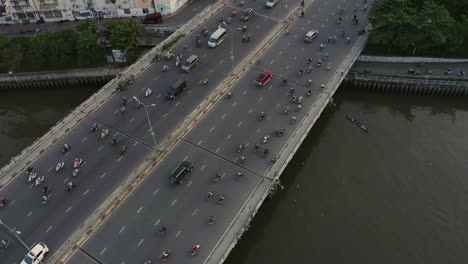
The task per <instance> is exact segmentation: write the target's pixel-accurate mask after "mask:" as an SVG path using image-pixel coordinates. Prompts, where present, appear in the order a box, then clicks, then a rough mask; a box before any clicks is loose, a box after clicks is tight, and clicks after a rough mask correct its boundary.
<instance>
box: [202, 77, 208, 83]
mask: <svg viewBox="0 0 468 264" xmlns="http://www.w3.org/2000/svg"><path fill="white" fill-rule="evenodd" d="M207 83H208V76H205V77H203V84H207Z"/></svg>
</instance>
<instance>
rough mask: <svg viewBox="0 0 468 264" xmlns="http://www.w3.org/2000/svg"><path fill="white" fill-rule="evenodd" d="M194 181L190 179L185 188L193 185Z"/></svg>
mask: <svg viewBox="0 0 468 264" xmlns="http://www.w3.org/2000/svg"><path fill="white" fill-rule="evenodd" d="M192 182H193V181H190V182H189V183H188V184H187V186H185V188H188V187H190V185H192Z"/></svg>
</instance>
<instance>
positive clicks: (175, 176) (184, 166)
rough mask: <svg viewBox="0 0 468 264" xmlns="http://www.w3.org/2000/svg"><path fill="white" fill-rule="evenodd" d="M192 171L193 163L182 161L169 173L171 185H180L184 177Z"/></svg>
mask: <svg viewBox="0 0 468 264" xmlns="http://www.w3.org/2000/svg"><path fill="white" fill-rule="evenodd" d="M192 169H193V163H191V162H189V161H184V162H182V163H181V164H179V166H177V168H176V169H175V170H174V171H173V172H172V173H171V176H169V180H170V181H171V183H174V184H180V183H182V182H183V180H184V177H185V175H187V174H188V173H189V172H191V171H192Z"/></svg>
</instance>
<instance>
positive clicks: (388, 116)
mask: <svg viewBox="0 0 468 264" xmlns="http://www.w3.org/2000/svg"><path fill="white" fill-rule="evenodd" d="M92 92H93V91H92V90H91V89H82V90H61V91H60V90H50V91H41V92H33V91H19V92H11V91H8V92H6V93H3V94H2V96H1V97H0V103H1V104H0V128H1V130H0V145H1V146H2V150H1V152H0V165H4V164H5V163H6V162H8V160H9V159H10V158H11V157H12V156H14V155H15V154H16V153H18V152H20V151H21V150H22V149H23V148H24V147H25V146H27V145H29V144H30V143H32V141H34V139H36V138H37V137H39V136H40V135H42V134H43V133H44V132H45V131H46V130H47V129H48V128H49V127H50V126H51V125H52V124H54V123H55V122H56V121H57V120H59V119H60V118H62V117H63V116H64V114H65V113H67V112H68V111H70V110H71V109H72V108H73V107H74V106H76V105H77V104H79V103H80V102H81V101H83V100H84V99H85V98H87V97H88V96H89V95H90V94H91V93H92ZM63 98H67V100H63ZM335 103H336V106H335V107H333V108H328V109H327V110H326V112H325V113H324V114H323V115H322V117H321V118H320V119H319V121H318V122H317V124H316V125H315V127H314V128H313V130H312V131H311V133H310V135H309V136H308V138H307V140H306V141H305V142H304V144H303V146H302V147H301V148H300V149H299V151H298V153H297V154H296V156H295V158H294V159H293V161H292V162H291V164H290V165H289V166H288V168H287V169H286V171H285V172H284V174H283V176H282V184H283V185H284V187H285V189H284V190H282V191H279V192H278V193H277V194H276V195H275V196H274V197H273V199H271V200H267V202H266V203H265V204H264V206H263V207H262V209H261V210H260V212H259V213H258V214H257V216H256V217H255V219H254V221H253V223H252V226H251V229H250V231H248V232H247V233H246V234H245V235H244V237H243V239H242V240H241V241H240V242H239V244H238V245H237V247H236V248H235V249H234V250H233V252H232V253H231V255H230V257H229V258H228V260H227V262H226V263H227V264H234V263H236V264H257V263H270V264H279V263H336V264H338V263H339V264H342V263H411V264H415V263H424V264H429V263H437V264H439V263H444V264H445V263H466V262H465V261H466V259H468V251H467V250H466V248H467V242H466V237H468V231H467V229H465V228H464V226H465V223H467V222H468V207H467V206H466V204H467V203H466V202H465V201H467V202H468V175H467V173H466V172H467V171H468V170H467V169H468V168H467V167H468V164H467V163H465V160H466V157H467V156H468V137H466V136H465V134H466V131H468V106H466V99H465V98H454V97H426V96H408V95H390V94H375V93H367V92H364V91H359V90H353V89H349V88H346V87H341V88H340V92H339V93H338V94H337V95H336V96H335ZM348 113H350V114H352V115H353V116H354V117H356V118H357V119H359V120H360V121H361V122H363V123H364V124H366V125H367V126H368V127H369V133H365V132H363V131H362V130H360V129H359V128H358V127H357V126H355V125H354V124H352V123H351V122H349V121H348V120H347V119H345V115H346V114H348Z"/></svg>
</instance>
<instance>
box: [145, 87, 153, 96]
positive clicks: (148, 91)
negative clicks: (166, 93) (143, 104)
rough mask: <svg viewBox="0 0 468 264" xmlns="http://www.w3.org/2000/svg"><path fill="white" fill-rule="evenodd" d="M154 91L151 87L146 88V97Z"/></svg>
mask: <svg viewBox="0 0 468 264" xmlns="http://www.w3.org/2000/svg"><path fill="white" fill-rule="evenodd" d="M152 92H153V90H151V89H150V88H146V91H145V97H148V96H150V95H151V93H152Z"/></svg>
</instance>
